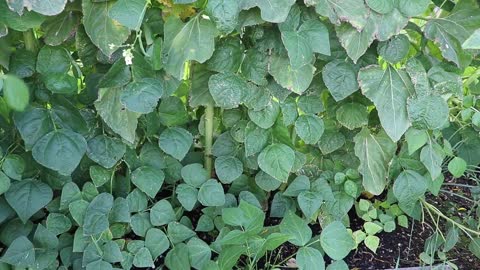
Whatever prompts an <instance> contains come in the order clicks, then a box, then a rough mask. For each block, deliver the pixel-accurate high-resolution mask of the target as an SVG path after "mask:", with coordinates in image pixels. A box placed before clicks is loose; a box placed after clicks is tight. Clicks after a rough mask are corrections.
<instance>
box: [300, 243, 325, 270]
mask: <svg viewBox="0 0 480 270" xmlns="http://www.w3.org/2000/svg"><path fill="white" fill-rule="evenodd" d="M296 261H297V265H298V269H300V270H324V269H325V261H324V260H323V256H322V253H320V251H318V249H315V248H313V247H301V248H300V249H299V250H298V252H297V256H296Z"/></svg>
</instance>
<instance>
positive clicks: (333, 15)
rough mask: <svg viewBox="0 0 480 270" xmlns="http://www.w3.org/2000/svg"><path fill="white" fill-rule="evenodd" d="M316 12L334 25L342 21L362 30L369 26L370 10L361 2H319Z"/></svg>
mask: <svg viewBox="0 0 480 270" xmlns="http://www.w3.org/2000/svg"><path fill="white" fill-rule="evenodd" d="M317 2H318V3H317V5H316V7H315V10H316V11H317V13H318V14H320V15H322V16H326V17H328V18H329V19H330V21H331V22H332V23H333V24H340V22H341V21H347V22H349V23H350V24H351V25H352V26H353V27H355V28H356V29H358V30H361V29H363V28H364V27H365V25H366V24H367V17H368V9H367V7H366V6H365V3H364V2H363V1H361V0H341V1H334V0H318V1H317Z"/></svg>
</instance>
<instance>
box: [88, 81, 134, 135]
mask: <svg viewBox="0 0 480 270" xmlns="http://www.w3.org/2000/svg"><path fill="white" fill-rule="evenodd" d="M121 93H122V89H120V88H101V89H99V93H98V99H97V101H96V102H95V108H96V109H97V112H98V114H99V115H100V116H101V117H102V119H103V121H105V123H106V124H107V125H108V126H109V127H110V128H111V129H112V130H113V131H114V132H115V133H117V134H118V135H120V136H121V137H122V138H123V139H125V140H126V141H127V142H129V143H133V142H134V141H135V136H136V134H135V131H136V129H137V124H138V117H139V116H140V115H139V114H138V113H135V112H131V111H129V110H128V109H125V107H124V106H123V105H122V103H121V102H120V96H121Z"/></svg>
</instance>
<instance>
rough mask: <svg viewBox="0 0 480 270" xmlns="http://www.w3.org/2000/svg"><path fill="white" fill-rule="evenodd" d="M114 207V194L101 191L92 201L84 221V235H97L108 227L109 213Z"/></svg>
mask: <svg viewBox="0 0 480 270" xmlns="http://www.w3.org/2000/svg"><path fill="white" fill-rule="evenodd" d="M112 207H113V196H112V195H111V194H109V193H101V194H99V195H98V196H97V197H95V199H93V200H92V202H90V204H89V205H88V207H87V211H86V213H85V218H84V222H83V234H84V235H86V236H87V235H97V234H100V233H102V232H103V231H105V230H106V229H108V225H109V223H108V214H109V213H110V210H111V209H112Z"/></svg>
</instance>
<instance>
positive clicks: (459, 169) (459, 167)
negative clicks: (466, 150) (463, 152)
mask: <svg viewBox="0 0 480 270" xmlns="http://www.w3.org/2000/svg"><path fill="white" fill-rule="evenodd" d="M466 169H467V162H465V160H463V159H462V158H460V157H454V158H453V159H452V160H450V162H449V163H448V171H449V172H450V173H451V174H452V175H453V176H454V177H457V178H458V177H461V176H462V175H463V174H464V173H465V170H466Z"/></svg>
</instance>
